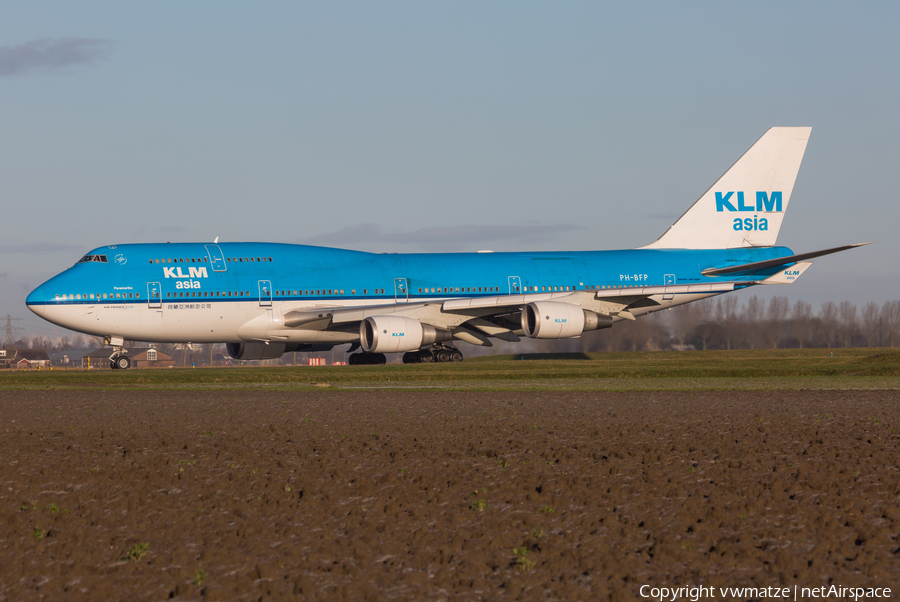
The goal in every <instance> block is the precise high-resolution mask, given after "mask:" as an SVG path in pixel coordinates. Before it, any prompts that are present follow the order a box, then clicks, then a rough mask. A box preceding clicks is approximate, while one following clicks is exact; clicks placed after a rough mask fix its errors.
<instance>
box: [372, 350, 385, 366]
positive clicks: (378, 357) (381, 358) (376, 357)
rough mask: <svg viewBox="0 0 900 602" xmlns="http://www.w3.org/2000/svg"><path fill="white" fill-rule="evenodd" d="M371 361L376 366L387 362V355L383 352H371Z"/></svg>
mask: <svg viewBox="0 0 900 602" xmlns="http://www.w3.org/2000/svg"><path fill="white" fill-rule="evenodd" d="M372 363H373V364H375V365H376V366H383V365H385V364H386V363H387V357H385V355H384V354H383V353H373V354H372Z"/></svg>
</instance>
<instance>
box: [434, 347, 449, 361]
mask: <svg viewBox="0 0 900 602" xmlns="http://www.w3.org/2000/svg"><path fill="white" fill-rule="evenodd" d="M434 359H435V361H438V362H441V363H443V362H449V361H450V352H449V351H447V350H446V349H441V350H440V351H438V352H437V353H435V354H434Z"/></svg>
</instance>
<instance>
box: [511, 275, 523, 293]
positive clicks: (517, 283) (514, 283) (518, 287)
mask: <svg viewBox="0 0 900 602" xmlns="http://www.w3.org/2000/svg"><path fill="white" fill-rule="evenodd" d="M521 292H522V281H521V280H520V279H519V277H518V276H510V277H509V294H510V295H517V294H519V293H521Z"/></svg>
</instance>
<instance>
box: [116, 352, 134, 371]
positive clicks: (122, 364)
mask: <svg viewBox="0 0 900 602" xmlns="http://www.w3.org/2000/svg"><path fill="white" fill-rule="evenodd" d="M116 368H118V369H119V370H128V369H129V368H131V358H130V357H128V356H127V355H121V356H119V357H117V358H116Z"/></svg>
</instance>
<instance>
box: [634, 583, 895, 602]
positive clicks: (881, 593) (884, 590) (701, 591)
mask: <svg viewBox="0 0 900 602" xmlns="http://www.w3.org/2000/svg"><path fill="white" fill-rule="evenodd" d="M640 594H641V598H649V599H651V600H658V601H659V602H676V601H677V600H690V601H691V602H697V601H698V600H702V599H720V598H721V599H724V600H735V599H738V600H750V599H761V598H780V599H782V600H810V599H816V598H823V599H824V598H832V599H836V600H860V599H864V598H882V599H883V598H890V597H891V588H889V587H844V586H842V585H831V586H827V585H823V586H822V587H800V586H798V585H795V586H794V587H705V586H703V585H698V586H695V587H651V586H649V585H642V586H641V590H640Z"/></svg>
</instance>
